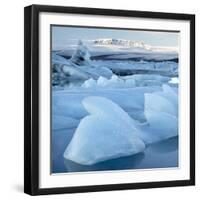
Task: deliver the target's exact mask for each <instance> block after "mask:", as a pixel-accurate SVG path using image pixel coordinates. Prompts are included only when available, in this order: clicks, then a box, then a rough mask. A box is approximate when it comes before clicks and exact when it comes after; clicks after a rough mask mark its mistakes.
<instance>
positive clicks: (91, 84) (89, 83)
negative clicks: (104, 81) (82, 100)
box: [82, 78, 97, 88]
mask: <svg viewBox="0 0 200 200" xmlns="http://www.w3.org/2000/svg"><path fill="white" fill-rule="evenodd" d="M96 86H97V82H96V81H95V80H94V79H93V78H90V79H88V80H86V81H85V82H84V83H83V84H82V87H84V88H93V87H96Z"/></svg>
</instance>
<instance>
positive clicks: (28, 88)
mask: <svg viewBox="0 0 200 200" xmlns="http://www.w3.org/2000/svg"><path fill="white" fill-rule="evenodd" d="M40 12H49V13H76V14H90V15H103V16H124V17H140V18H153V19H170V20H188V21H189V23H190V179H189V180H176V181H161V182H145V183H127V184H124V183H123V184H109V185H93V186H80V187H61V188H59V187H56V188H39V107H40V106H39V84H40V83H39V13H40ZM24 92H25V93H24V192H25V193H27V194H30V195H46V194H60V193H77V192H97V191H109V190H126V189H141V188H158V187H172V186H187V185H195V15H191V14H175V13H161V12H146V11H145V12H143V11H127V10H110V9H96V8H82V7H63V6H47V5H31V6H28V7H25V9H24Z"/></svg>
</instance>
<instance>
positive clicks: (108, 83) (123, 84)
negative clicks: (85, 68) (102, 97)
mask: <svg viewBox="0 0 200 200" xmlns="http://www.w3.org/2000/svg"><path fill="white" fill-rule="evenodd" d="M82 87H85V88H93V87H104V88H129V87H135V80H134V79H128V80H126V81H125V80H123V79H121V78H119V77H118V76H117V75H112V76H111V78H110V79H107V78H105V77H102V76H100V77H99V78H98V80H97V81H95V80H94V79H89V80H86V81H85V82H84V83H83V84H82Z"/></svg>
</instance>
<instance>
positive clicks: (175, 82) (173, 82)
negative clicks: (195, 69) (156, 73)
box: [169, 77, 179, 84]
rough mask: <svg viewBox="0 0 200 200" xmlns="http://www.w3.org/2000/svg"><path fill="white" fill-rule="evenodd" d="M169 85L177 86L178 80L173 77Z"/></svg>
mask: <svg viewBox="0 0 200 200" xmlns="http://www.w3.org/2000/svg"><path fill="white" fill-rule="evenodd" d="M169 83H172V84H179V79H178V78H177V77H173V78H171V80H170V81H169Z"/></svg>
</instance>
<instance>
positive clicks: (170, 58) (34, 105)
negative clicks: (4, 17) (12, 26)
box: [24, 5, 195, 195]
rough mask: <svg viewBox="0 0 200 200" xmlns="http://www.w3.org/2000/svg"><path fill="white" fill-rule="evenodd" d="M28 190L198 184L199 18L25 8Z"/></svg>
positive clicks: (51, 191) (48, 191)
mask: <svg viewBox="0 0 200 200" xmlns="http://www.w3.org/2000/svg"><path fill="white" fill-rule="evenodd" d="M24 36H25V48H24V49H25V58H24V59H25V62H24V63H25V66H24V67H25V118H24V126H25V127H24V130H25V131H24V191H25V193H28V194H30V195H40V194H58V193H75V192H93V191H107V190H124V189H140V188H155V187H171V186H186V185H194V184H195V16H194V15H191V14H175V13H159V12H143V11H130V10H129V11H126V10H109V9H96V8H80V7H60V6H44V5H32V6H28V7H26V8H25V27H24Z"/></svg>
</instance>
